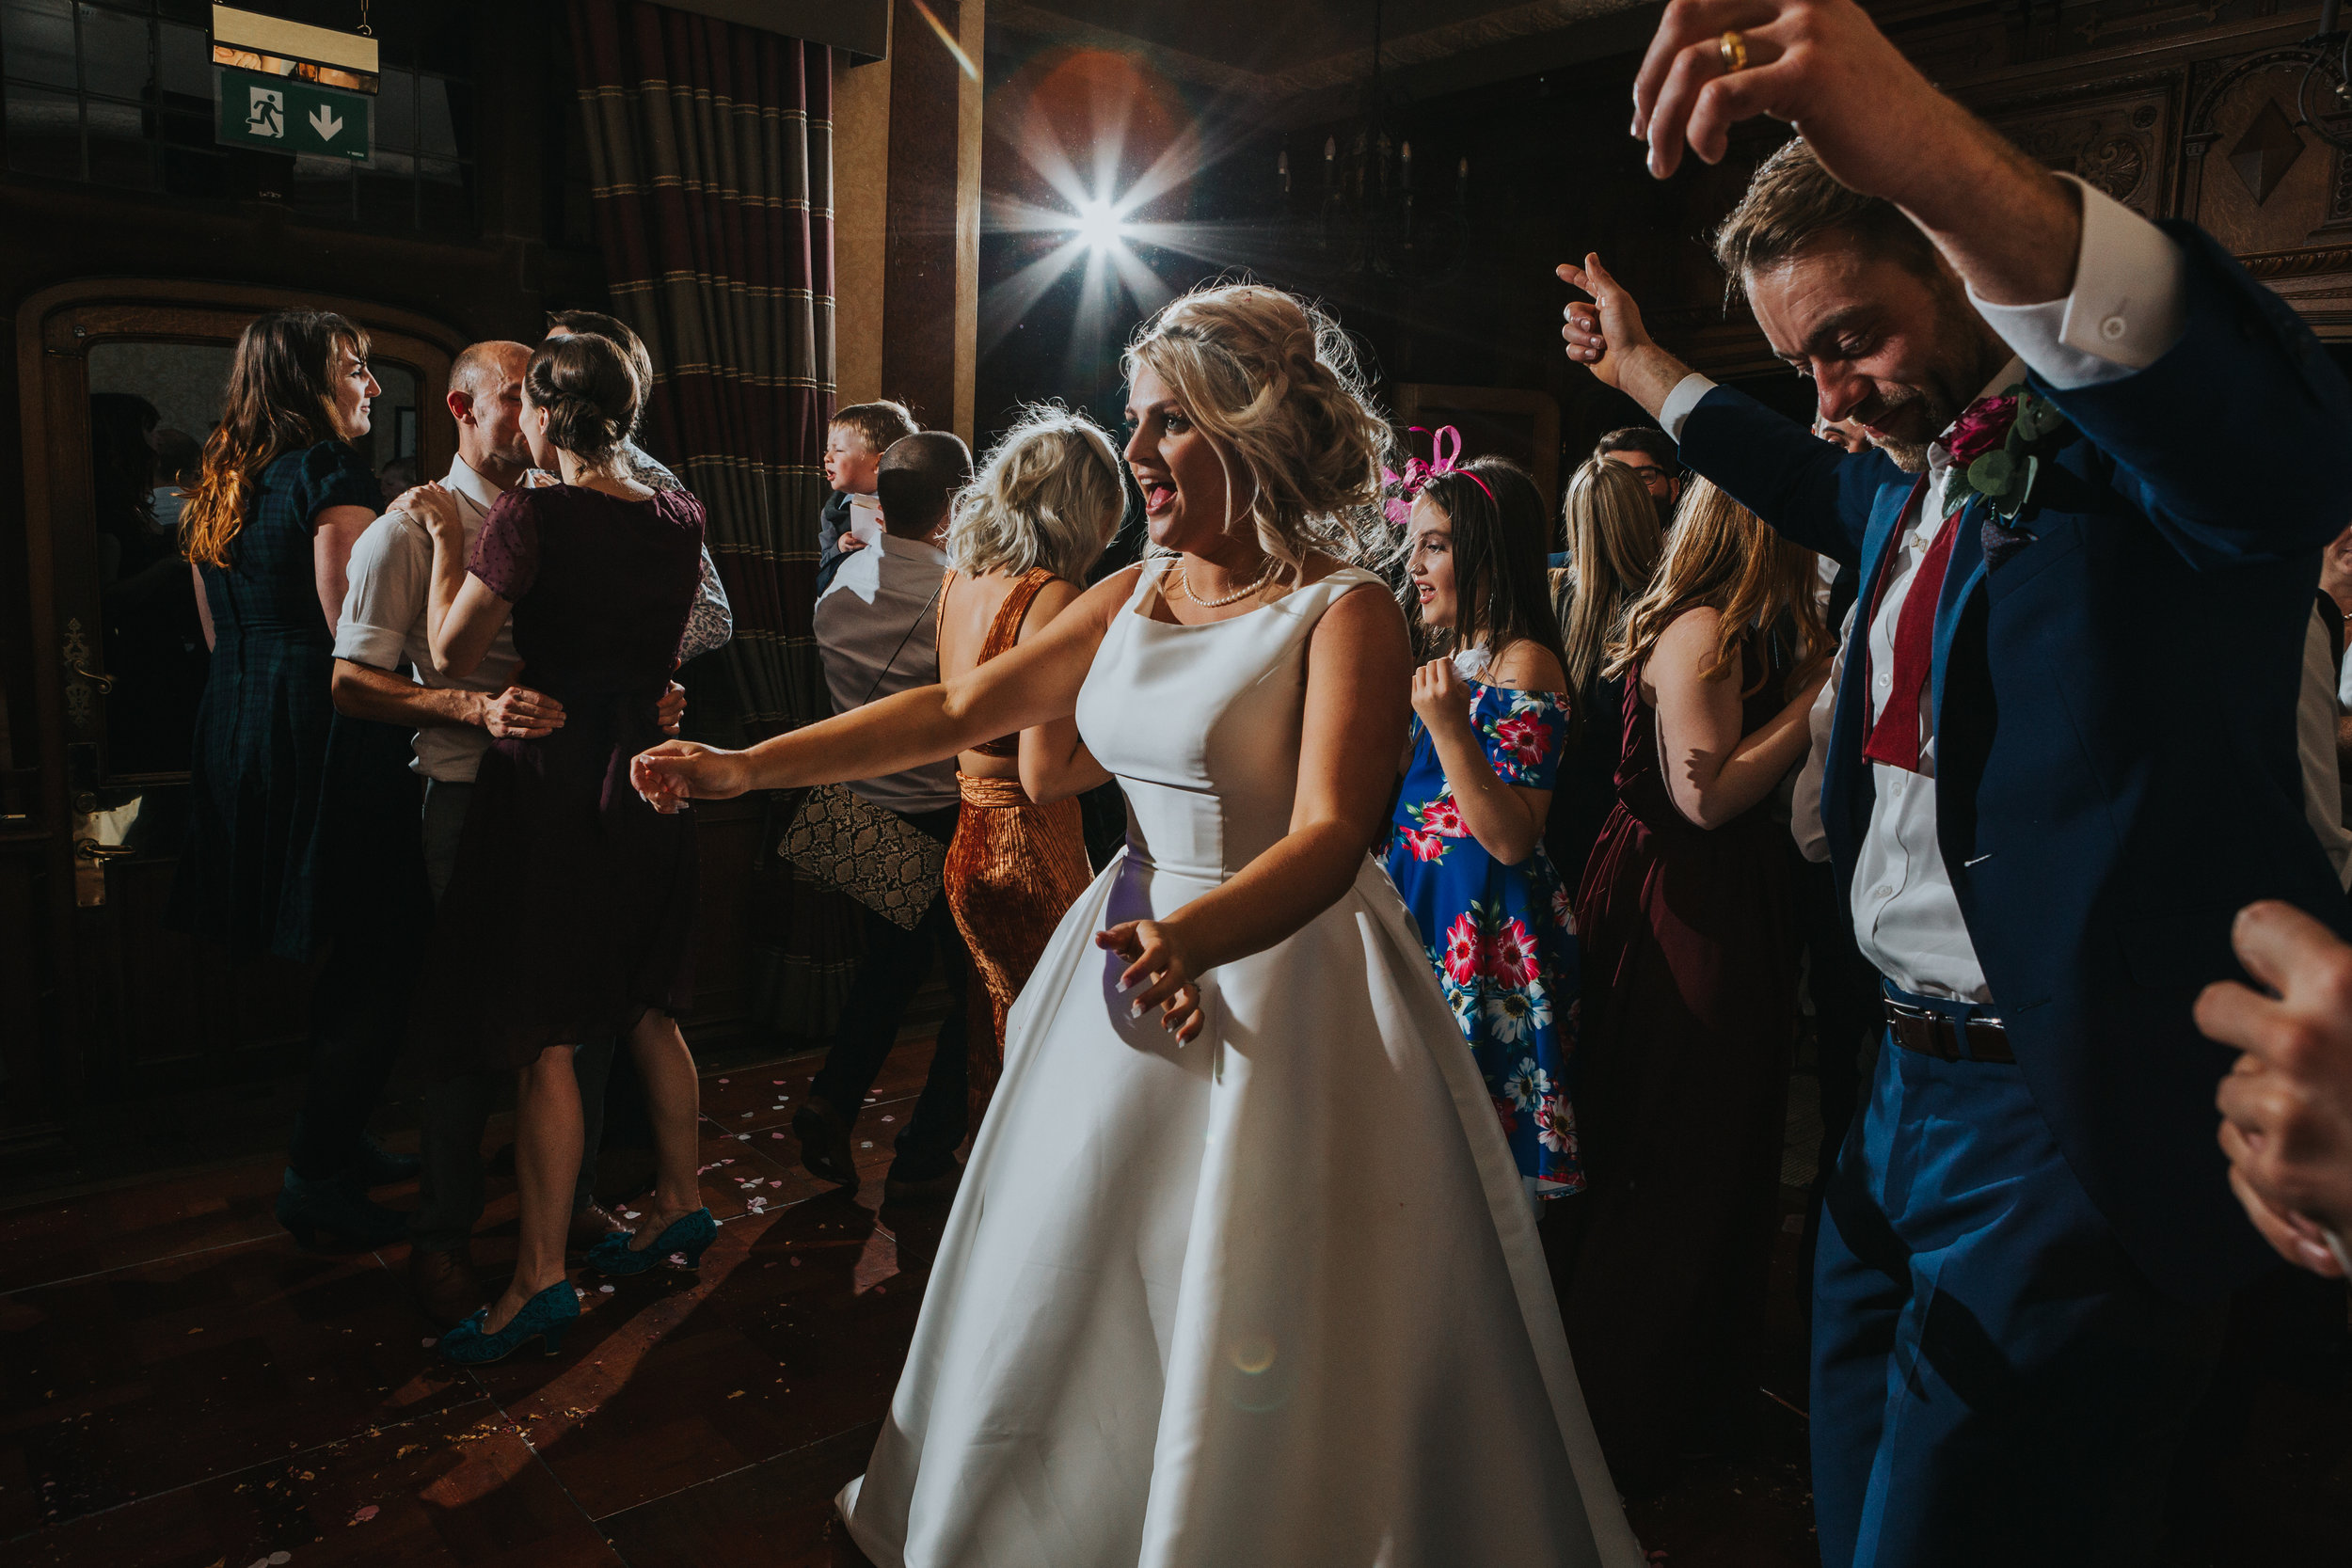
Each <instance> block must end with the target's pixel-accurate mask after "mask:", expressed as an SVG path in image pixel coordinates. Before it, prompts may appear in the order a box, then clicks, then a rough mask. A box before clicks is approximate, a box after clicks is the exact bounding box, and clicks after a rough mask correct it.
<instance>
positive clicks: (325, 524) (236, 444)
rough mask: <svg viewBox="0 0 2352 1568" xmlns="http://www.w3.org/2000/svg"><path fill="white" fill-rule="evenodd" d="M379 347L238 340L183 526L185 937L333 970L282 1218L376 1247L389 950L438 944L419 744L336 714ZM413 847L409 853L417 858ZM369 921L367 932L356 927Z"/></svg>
mask: <svg viewBox="0 0 2352 1568" xmlns="http://www.w3.org/2000/svg"><path fill="white" fill-rule="evenodd" d="M376 390H377V388H376V384H375V378H374V377H373V376H372V375H371V374H369V372H368V337H367V334H366V333H365V332H363V331H361V330H360V329H359V328H358V326H357V325H354V324H353V323H351V322H350V321H347V320H345V319H344V318H343V317H342V316H339V315H335V314H332V313H331V312H327V311H323V310H276V311H272V312H270V313H269V314H267V315H264V316H262V317H260V318H258V319H256V320H255V321H254V322H253V323H252V324H251V325H248V326H247V327H246V329H245V331H244V333H243V334H242V335H241V336H240V337H239V339H238V340H237V348H236V355H235V357H234V358H233V359H232V360H231V362H230V372H229V388H228V399H227V404H226V408H225V412H224V413H223V416H222V419H221V422H220V426H219V428H218V429H216V430H215V431H214V432H213V434H212V436H211V439H210V440H208V441H207V442H206V443H205V447H204V456H203V464H202V468H201V472H200V477H199V479H198V481H197V486H196V493H195V494H194V495H193V496H191V497H190V498H189V499H188V501H187V504H186V506H185V507H183V509H182V511H181V514H180V543H181V548H182V550H183V553H184V554H185V555H186V556H187V558H188V561H189V563H190V570H191V571H192V572H193V573H194V575H195V583H196V594H197V607H198V610H199V614H200V616H201V619H202V621H203V626H204V633H205V639H206V641H208V642H209V643H210V644H211V646H212V660H211V664H210V667H209V669H208V671H207V673H206V676H205V685H204V694H203V697H202V699H201V702H200V704H199V707H198V710H197V722H196V739H195V745H194V747H193V752H192V756H191V762H190V775H191V776H190V780H189V790H188V800H189V808H188V825H187V835H186V838H185V840H184V842H183V847H182V849H181V855H180V866H179V871H178V875H177V878H176V879H175V881H174V883H173V886H172V897H171V911H170V918H171V923H172V924H173V925H174V926H176V927H179V928H180V929H182V930H183V931H187V932H189V933H190V934H192V935H195V936H199V937H201V938H205V939H208V940H211V941H215V942H225V943H226V944H227V945H228V948H229V950H230V953H231V955H232V956H243V955H248V954H261V953H271V954H275V955H276V956H278V958H285V959H289V960H291V961H293V962H295V963H307V962H309V961H310V959H311V958H314V957H316V956H317V955H318V954H319V953H320V952H321V951H322V950H326V952H327V955H328V956H327V963H326V968H325V969H324V970H322V971H321V972H320V974H319V976H318V979H317V980H316V982H315V983H314V985H313V987H312V990H311V1004H310V1013H311V1022H310V1027H311V1037H312V1045H311V1055H310V1078H309V1083H308V1085H307V1086H306V1088H305V1091H304V1097H303V1104H302V1109H301V1111H300V1112H299V1113H297V1116H296V1119H295V1124H294V1139H293V1144H292V1147H291V1148H289V1150H288V1152H287V1168H286V1176H285V1182H284V1187H283V1190H282V1191H281V1192H280V1194H279V1196H278V1220H279V1222H280V1223H281V1224H283V1225H284V1226H285V1227H287V1228H288V1229H289V1230H291V1231H292V1232H294V1237H295V1239H296V1240H297V1241H299V1242H301V1243H303V1244H304V1245H306V1246H307V1245H310V1244H312V1243H315V1241H316V1240H317V1235H318V1233H319V1232H320V1231H328V1232H331V1233H333V1234H334V1235H336V1236H338V1237H339V1238H341V1239H342V1241H343V1242H344V1243H347V1244H351V1245H355V1246H362V1247H375V1246H381V1245H384V1244H385V1243H389V1242H391V1241H394V1240H397V1239H398V1238H399V1237H400V1235H401V1234H402V1232H403V1230H404V1229H405V1222H406V1216H405V1215H404V1214H399V1213H395V1212H392V1211H391V1210H389V1209H385V1208H382V1207H379V1206H378V1205H376V1204H373V1203H371V1202H369V1201H368V1199H367V1196H366V1189H367V1188H368V1187H370V1186H373V1185H378V1184H381V1183H383V1182H386V1181H392V1180H401V1179H403V1178H404V1177H405V1176H407V1175H409V1174H413V1172H414V1170H415V1161H414V1160H413V1159H409V1160H400V1159H395V1158H393V1157H391V1156H388V1155H386V1154H385V1153H384V1152H383V1151H382V1150H381V1149H379V1148H375V1146H374V1145H373V1144H372V1143H370V1142H369V1141H368V1139H367V1136H366V1132H365V1127H366V1122H367V1117H368V1114H369V1112H370V1111H371V1109H373V1106H374V1103H375V1101H376V1099H377V1097H378V1096H379V1095H380V1094H381V1092H382V1090H383V1086H384V1081H385V1078H386V1077H387V1075H388V1074H389V1071H390V1069H391V1065H392V1060H393V1058H394V1056H395V1055H396V1054H397V1053H398V1051H399V1048H400V1043H401V1034H400V1020H399V1014H400V1007H401V1000H402V997H401V992H402V989H403V986H404V985H405V981H403V980H402V979H401V978H400V977H399V974H398V972H399V971H400V969H401V968H402V966H401V964H400V963H399V961H398V958H397V955H396V954H391V953H387V952H386V950H385V948H384V946H383V941H382V940H381V939H385V938H387V937H389V936H391V935H393V934H395V933H397V932H399V931H401V930H403V929H406V930H416V929H421V914H422V912H423V911H424V904H423V899H424V882H423V869H422V860H421V854H422V851H421V847H420V841H419V839H418V836H417V832H416V826H415V821H414V818H413V816H410V818H409V820H408V821H407V822H406V823H405V830H406V831H405V835H404V834H402V833H400V832H386V831H385V830H386V828H387V827H388V825H389V824H390V823H392V822H394V821H396V820H397V818H398V816H399V809H398V808H399V807H400V805H401V803H402V802H403V800H405V803H406V809H407V811H408V812H410V813H412V814H413V812H414V811H415V810H416V806H417V797H416V784H415V781H414V779H413V778H412V777H411V776H410V774H409V772H408V770H407V766H406V764H407V755H408V737H407V732H406V731H405V730H398V729H394V728H392V727H390V726H389V725H382V724H371V723H367V722H365V721H356V720H345V719H341V718H339V717H338V716H337V715H336V713H335V707H334V700H333V697H332V694H331V693H332V687H333V681H334V648H335V625H336V622H337V621H338V620H339V619H340V618H341V616H342V599H343V586H344V568H345V566H346V563H347V562H349V561H350V558H351V548H352V546H353V545H354V544H356V543H357V542H358V537H359V535H360V534H361V533H362V532H364V531H366V530H367V527H368V525H369V524H370V523H373V521H374V520H375V517H376V514H377V513H379V512H381V511H382V510H383V497H382V495H381V493H380V492H379V491H378V490H377V488H376V482H375V476H374V473H373V471H372V470H371V468H370V467H369V466H368V464H367V462H366V460H365V459H363V458H362V457H361V456H360V454H359V452H358V450H357V449H356V448H355V447H354V446H353V445H352V442H353V441H355V440H357V439H358V438H360V437H363V436H366V435H367V434H368V431H369V427H370V418H369V404H370V400H372V399H373V397H374V396H375V393H376ZM404 844H405V848H406V850H407V851H408V853H407V854H405V855H404V854H403V853H402V852H401V850H402V847H403V845H404ZM354 922H364V925H362V926H359V927H355V926H354V924H353V923H354Z"/></svg>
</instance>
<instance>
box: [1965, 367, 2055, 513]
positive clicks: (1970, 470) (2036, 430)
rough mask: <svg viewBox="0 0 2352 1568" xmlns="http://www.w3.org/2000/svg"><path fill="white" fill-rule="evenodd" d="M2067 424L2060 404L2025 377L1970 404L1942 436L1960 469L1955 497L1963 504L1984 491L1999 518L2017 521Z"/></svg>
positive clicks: (1990, 506)
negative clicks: (2038, 392) (2046, 456)
mask: <svg viewBox="0 0 2352 1568" xmlns="http://www.w3.org/2000/svg"><path fill="white" fill-rule="evenodd" d="M2066 429H2067V423H2066V416H2065V415H2063V414H2061V413H2059V412H2058V404H2054V403H2052V402H2051V401H2050V400H2049V399H2048V398H2045V397H2040V396H2037V395H2036V394H2035V393H2034V392H2033V390H2032V389H2031V388H2028V387H2027V386H2026V384H2025V383H2024V382H2019V383H2018V384H2017V385H2016V386H2014V387H2011V388H2009V390H2007V391H2005V392H2003V393H2002V394H2001V395H2000V396H1999V397H1994V398H1982V399H1979V401H1977V402H1975V403H1972V404H1969V405H1968V408H1967V411H1966V412H1964V413H1963V414H1962V415H1961V417H1960V418H1959V419H1958V420H1954V421H1953V422H1952V428H1951V431H1950V433H1949V434H1948V435H1947V436H1946V438H1945V441H1944V447H1945V450H1946V451H1949V452H1950V453H1951V454H1952V467H1953V468H1954V469H1956V470H1958V471H1957V473H1956V475H1955V476H1954V479H1953V482H1952V493H1951V500H1952V502H1953V503H1954V504H1955V505H1965V504H1966V503H1967V502H1968V501H1969V499H1971V498H1973V497H1978V496H1981V497H1983V498H1984V503H1985V506H1986V508H1987V509H1988V510H1989V511H1991V512H1992V514H1993V515H1994V516H1995V517H1998V518H1999V519H2000V520H2001V521H2002V522H2004V523H2014V522H2016V520H2017V515H2018V514H2019V513H2021V512H2023V511H2025V510H2026V501H2027V500H2028V499H2031V497H2032V495H2033V484H2034V481H2035V480H2036V479H2037V478H2039V477H2040V475H2041V472H2042V453H2043V452H2046V451H2048V450H2049V449H2050V448H2051V447H2052V446H2053V445H2055V444H2056V438H2057V437H2058V436H2059V435H2061V434H2062V433H2063V432H2064V431H2065V430H2066ZM2037 449H2039V450H2037Z"/></svg>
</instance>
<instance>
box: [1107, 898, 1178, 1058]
mask: <svg viewBox="0 0 2352 1568" xmlns="http://www.w3.org/2000/svg"><path fill="white" fill-rule="evenodd" d="M1094 945H1096V946H1097V947H1102V948H1106V949H1108V950H1109V951H1111V952H1113V953H1116V954H1118V955H1119V956H1120V958H1126V959H1129V960H1130V962H1129V963H1128V965H1127V967H1126V969H1125V970H1124V971H1123V972H1122V973H1121V974H1120V976H1119V990H1120V995H1122V996H1123V995H1125V994H1126V993H1127V992H1129V991H1131V990H1135V989H1136V987H1137V986H1139V985H1143V990H1142V991H1141V992H1140V993H1139V994H1137V995H1136V997H1135V998H1134V999H1133V1000H1132V1001H1130V1002H1129V1003H1128V1004H1127V1016H1128V1017H1129V1018H1141V1017H1142V1016H1143V1009H1144V1008H1146V1007H1157V1008H1159V1010H1160V1027H1161V1028H1163V1029H1165V1030H1167V1031H1168V1033H1170V1034H1172V1035H1174V1036H1175V1037H1176V1043H1177V1044H1179V1045H1183V1044H1185V1043H1186V1042H1188V1041H1190V1040H1192V1039H1194V1038H1195V1037H1198V1036H1199V1035H1200V1027H1201V1023H1202V1022H1203V1021H1202V1017H1201V1012H1200V984H1199V982H1198V981H1197V980H1196V979H1195V978H1194V975H1193V967H1192V957H1191V955H1190V954H1189V953H1187V952H1186V951H1185V943H1184V938H1183V937H1182V936H1181V935H1180V934H1178V932H1177V931H1176V930H1175V928H1174V927H1171V926H1169V925H1168V924H1166V923H1165V922H1162V921H1157V920H1129V921H1123V922H1121V923H1120V924H1119V925H1117V926H1114V927H1111V928H1110V929H1109V930H1107V931H1097V932H1095V933H1094ZM1146 980H1149V981H1151V984H1149V985H1144V982H1145V981H1146Z"/></svg>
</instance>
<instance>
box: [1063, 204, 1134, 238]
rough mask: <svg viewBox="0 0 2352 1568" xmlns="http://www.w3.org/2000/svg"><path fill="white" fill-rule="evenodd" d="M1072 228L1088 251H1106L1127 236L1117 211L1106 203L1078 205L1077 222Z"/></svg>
mask: <svg viewBox="0 0 2352 1568" xmlns="http://www.w3.org/2000/svg"><path fill="white" fill-rule="evenodd" d="M1072 227H1073V228H1074V229H1075V230H1077V231H1078V238H1079V239H1081V240H1084V241H1085V242H1086V244H1087V247H1088V248H1089V249H1090V250H1108V249H1110V248H1111V246H1113V245H1117V244H1118V243H1119V242H1120V240H1121V239H1123V238H1125V237H1126V234H1127V225H1126V224H1125V223H1124V222H1122V221H1121V220H1120V216H1119V209H1118V208H1116V207H1114V206H1112V205H1111V204H1110V203H1109V202H1107V201H1086V202H1081V203H1079V206H1078V221H1077V222H1076V223H1075V224H1073V225H1072Z"/></svg>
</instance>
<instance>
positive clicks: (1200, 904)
mask: <svg viewBox="0 0 2352 1568" xmlns="http://www.w3.org/2000/svg"><path fill="white" fill-rule="evenodd" d="M1412 689H1413V654H1412V646H1411V643H1410V642H1409V641H1408V640H1407V639H1406V633H1405V617H1404V615H1403V613H1402V612H1401V611H1399V610H1398V609H1397V608H1396V603H1395V601H1394V600H1392V599H1391V598H1390V597H1389V596H1388V595H1387V594H1382V593H1378V592H1376V591H1375V590H1372V589H1370V588H1363V589H1357V590H1355V591H1352V592H1350V593H1347V594H1343V595H1341V597H1340V599H1339V601H1338V602H1337V603H1336V604H1334V605H1332V606H1331V608H1330V609H1329V610H1326V611H1325V612H1324V615H1323V619H1322V620H1321V621H1320V622H1318V623H1317V624H1316V626H1315V629H1314V632H1313V635H1312V637H1311V640H1310V641H1309V642H1308V644H1307V716H1306V724H1305V728H1304V730H1303V732H1302V733H1301V735H1300V737H1299V747H1298V794H1297V797H1296V800H1295V803H1294V804H1293V806H1292V808H1291V826H1290V832H1288V833H1287V834H1285V835H1284V836H1283V837H1282V838H1281V839H1279V841H1277V842H1276V843H1275V844H1274V845H1273V846H1272V847H1270V848H1268V849H1267V850H1266V851H1265V852H1264V853H1263V854H1262V855H1260V856H1259V857H1258V858H1257V859H1256V860H1253V861H1251V862H1250V863H1248V865H1247V866H1245V867H1243V868H1242V870H1241V871H1240V872H1238V873H1237V874H1235V876H1234V877H1233V878H1232V880H1231V881H1228V882H1226V883H1225V884H1224V885H1223V886H1221V887H1219V888H1217V889H1216V891H1214V892H1211V893H1206V894H1203V895H1201V896H1200V897H1198V898H1196V899H1194V900H1193V901H1192V902H1191V903H1189V904H1186V905H1185V906H1184V908H1183V909H1181V910H1178V911H1176V912H1175V913H1173V914H1171V915H1169V916H1168V918H1167V919H1165V920H1138V921H1129V922H1127V923H1126V924H1124V925H1120V926H1114V927H1111V928H1110V929H1109V930H1107V931H1104V932H1102V933H1100V934H1098V935H1097V936H1096V937H1095V939H1094V940H1095V941H1096V942H1098V943H1100V944H1101V945H1102V946H1104V947H1106V948H1109V949H1110V950H1112V951H1113V952H1116V953H1118V954H1120V956H1121V957H1123V958H1128V959H1130V960H1131V961H1130V963H1129V964H1128V966H1127V971H1126V973H1125V974H1122V975H1121V976H1120V985H1121V986H1122V987H1124V988H1128V989H1129V992H1130V996H1131V1002H1130V1007H1131V1009H1132V1010H1133V1011H1134V1012H1136V1013H1138V1014H1139V1013H1140V1012H1141V1011H1142V1009H1143V1008H1145V1007H1158V1008H1159V1009H1160V1023H1161V1026H1162V1027H1163V1028H1166V1029H1168V1030H1170V1031H1172V1032H1173V1033H1174V1034H1175V1036H1176V1037H1177V1038H1178V1039H1180V1040H1189V1039H1191V1038H1192V1037H1194V1036H1195V1035H1197V1034H1199V1033H1200V989H1199V987H1198V986H1197V985H1196V984H1195V981H1196V979H1197V978H1198V976H1200V974H1205V973H1206V972H1207V971H1209V970H1211V969H1214V968H1215V967H1216V966H1217V965H1218V964H1222V963H1231V962H1232V961H1233V960H1234V959H1235V958H1248V956H1249V955H1250V954H1252V953H1260V952H1263V951H1264V950H1265V949H1267V948H1269V947H1272V946H1273V945H1274V944H1275V943H1276V942H1280V941H1282V940H1283V939H1284V938H1285V937H1288V936H1290V935H1291V934H1293V933H1294V932H1295V931H1297V930H1299V929H1300V928H1301V927H1304V926H1306V924H1307V923H1308V922H1309V921H1311V920H1312V919H1314V917H1315V916H1316V915H1318V914H1321V913H1322V912H1323V911H1325V910H1327V909H1329V908H1330V907H1331V906H1332V905H1333V904H1335V903H1337V902H1339V900H1340V898H1341V896H1342V895H1344V894H1345V893H1346V892H1347V890H1348V888H1349V887H1351V886H1352V885H1354V883H1355V880H1356V874H1357V872H1358V871H1359V870H1360V869H1361V868H1362V866H1363V863H1364V846H1365V845H1367V844H1369V843H1371V842H1372V840H1373V838H1374V836H1375V833H1376V832H1377V831H1378V828H1379V824H1380V819H1381V816H1382V814H1383V813H1384V812H1385V811H1386V810H1387V808H1388V804H1389V796H1390V794H1391V790H1392V789H1393V787H1394V784H1395V777H1396V758H1397V755H1398V753H1399V752H1400V751H1401V750H1402V749H1403V747H1404V744H1405V725H1406V718H1407V715H1408V713H1409V710H1410V707H1411V694H1412ZM1147 981H1148V982H1149V983H1148V984H1146V982H1147ZM1136 988H1140V989H1136Z"/></svg>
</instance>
